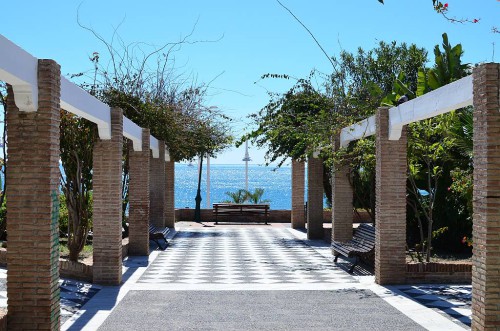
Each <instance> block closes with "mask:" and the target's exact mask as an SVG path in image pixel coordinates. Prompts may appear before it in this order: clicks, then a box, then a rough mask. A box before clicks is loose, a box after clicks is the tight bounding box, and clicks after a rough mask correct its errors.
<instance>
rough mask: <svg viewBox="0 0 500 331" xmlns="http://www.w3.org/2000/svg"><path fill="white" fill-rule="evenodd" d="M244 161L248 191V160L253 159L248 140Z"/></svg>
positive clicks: (246, 188)
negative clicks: (249, 151) (249, 152)
mask: <svg viewBox="0 0 500 331" xmlns="http://www.w3.org/2000/svg"><path fill="white" fill-rule="evenodd" d="M242 161H245V190H247V191H248V161H252V159H251V158H250V155H249V154H248V141H245V157H244V158H243V160H242Z"/></svg>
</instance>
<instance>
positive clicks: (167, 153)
mask: <svg viewBox="0 0 500 331" xmlns="http://www.w3.org/2000/svg"><path fill="white" fill-rule="evenodd" d="M170 160H171V159H170V150H169V149H168V147H165V162H170Z"/></svg>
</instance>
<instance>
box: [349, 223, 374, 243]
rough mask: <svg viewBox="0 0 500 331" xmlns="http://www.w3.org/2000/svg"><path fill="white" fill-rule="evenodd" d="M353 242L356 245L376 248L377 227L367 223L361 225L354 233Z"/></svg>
mask: <svg viewBox="0 0 500 331" xmlns="http://www.w3.org/2000/svg"><path fill="white" fill-rule="evenodd" d="M352 241H353V242H354V243H356V245H359V246H362V247H366V248H370V249H371V248H372V247H374V246H375V227H373V226H372V225H369V224H366V223H363V224H360V225H359V227H358V228H357V229H356V231H355V232H354V235H353V237H352Z"/></svg>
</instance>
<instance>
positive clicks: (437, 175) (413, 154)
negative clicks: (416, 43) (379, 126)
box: [383, 33, 469, 261]
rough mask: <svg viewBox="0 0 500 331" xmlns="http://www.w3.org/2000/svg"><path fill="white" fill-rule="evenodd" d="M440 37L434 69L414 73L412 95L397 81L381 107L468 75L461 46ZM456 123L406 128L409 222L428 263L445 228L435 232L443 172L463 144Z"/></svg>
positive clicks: (448, 119) (451, 118) (453, 119)
mask: <svg viewBox="0 0 500 331" xmlns="http://www.w3.org/2000/svg"><path fill="white" fill-rule="evenodd" d="M442 37H443V43H442V48H443V50H441V48H440V47H439V45H437V46H436V47H435V48H434V56H435V59H434V66H433V67H432V68H429V69H425V68H421V69H420V70H419V72H418V84H417V88H416V92H411V89H410V88H409V87H407V86H406V85H405V84H404V83H403V82H401V81H400V80H399V79H397V80H396V82H395V83H394V88H393V91H392V92H391V93H390V94H389V95H387V96H386V98H384V100H383V103H384V104H389V105H390V104H391V103H394V104H395V103H396V100H398V99H399V98H400V97H401V96H402V95H405V96H406V97H408V98H409V99H412V98H414V97H418V96H421V95H423V94H425V93H428V92H430V91H432V90H435V89H437V88H439V87H441V86H444V85H446V84H449V83H451V82H453V81H455V80H457V79H460V78H462V77H464V76H466V75H467V74H468V68H469V65H468V64H463V63H462V60H461V57H462V54H463V51H462V46H461V45H460V44H458V45H455V46H451V44H450V43H449V40H448V36H447V35H446V33H445V34H443V36H442ZM399 78H401V76H400V77H399ZM457 120H458V117H457V114H456V113H455V112H451V113H448V114H444V115H441V116H437V117H434V118H431V119H428V120H424V121H420V122H415V123H411V124H410V125H408V170H409V174H408V175H409V176H408V178H409V181H408V182H409V185H408V191H409V198H408V200H407V201H408V205H409V207H410V210H411V213H410V214H409V218H410V224H411V222H412V221H415V222H416V223H417V227H418V231H419V236H420V244H419V248H420V250H421V253H422V255H425V257H426V260H427V261H429V260H430V255H431V250H432V240H433V238H434V237H436V236H437V234H439V235H441V234H443V233H444V231H443V230H442V229H444V228H449V227H448V226H444V225H445V224H443V223H446V222H443V221H441V222H440V223H441V224H443V226H442V227H440V228H438V229H436V230H435V228H436V226H435V221H436V215H435V211H436V208H438V205H439V203H438V202H442V203H441V204H442V205H448V204H447V203H444V201H443V199H444V198H445V196H446V190H445V189H444V188H446V186H449V185H446V183H447V181H448V180H447V178H449V171H447V170H448V169H449V167H450V163H456V162H457V155H454V154H453V150H454V149H456V145H457V141H462V142H463V139H462V140H460V139H456V138H457V136H458V134H456V135H455V136H453V135H452V134H451V131H450V128H452V127H454V126H456V125H457ZM464 138H465V137H464ZM441 208H442V207H441ZM412 219H413V220H412Z"/></svg>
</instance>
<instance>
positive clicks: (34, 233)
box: [0, 35, 175, 330]
mask: <svg viewBox="0 0 500 331" xmlns="http://www.w3.org/2000/svg"><path fill="white" fill-rule="evenodd" d="M0 49H1V51H2V56H0V80H2V81H4V82H6V83H7V84H8V100H7V116H6V121H7V136H8V160H7V166H8V168H9V171H8V172H7V176H6V181H7V182H8V190H9V192H8V195H9V197H8V199H7V209H8V212H9V216H8V222H7V232H8V236H9V245H8V253H7V262H8V271H7V296H8V312H7V317H8V320H7V322H8V328H9V329H12V330H24V329H30V330H35V329H36V330H41V329H44V330H45V329H51V330H58V329H59V328H60V318H59V314H60V304H59V284H58V281H59V226H58V220H59V213H58V210H59V208H58V207H59V194H60V189H59V176H60V171H59V124H60V110H61V109H64V110H66V111H68V112H71V113H73V114H75V115H78V116H81V117H83V118H86V119H87V120H89V121H91V122H93V123H95V124H97V127H98V132H99V138H100V139H99V141H98V142H97V143H96V145H95V148H94V164H93V200H94V206H93V210H94V212H93V233H94V239H93V246H94V253H93V254H94V256H93V260H94V264H93V273H94V274H93V280H94V282H95V283H99V284H103V285H118V284H120V282H121V277H122V226H121V222H122V196H121V182H122V148H123V139H124V138H127V139H128V140H129V148H130V191H129V196H130V205H129V222H130V231H129V232H130V238H129V254H131V255H148V254H149V235H148V228H149V223H150V222H151V223H152V224H154V225H157V226H162V227H164V226H168V227H174V222H175V210H174V162H173V161H171V160H170V157H169V153H168V149H166V146H165V143H164V142H162V141H159V140H157V139H156V138H155V137H153V136H151V135H150V133H149V130H148V129H143V128H140V127H139V126H137V125H136V124H134V123H133V122H132V121H130V120H129V119H128V118H126V117H124V116H123V111H122V110H121V109H119V108H110V107H109V106H107V105H106V104H104V103H102V102H100V101H99V100H97V99H96V98H94V97H93V96H91V95H90V94H88V93H87V92H86V91H84V90H82V89H81V88H80V87H78V86H77V85H75V84H73V83H71V82H70V81H68V80H67V79H66V78H64V77H62V76H61V71H60V66H59V65H58V64H57V63H56V62H55V61H53V60H39V59H37V58H35V57H33V56H32V55H30V54H29V53H27V52H26V51H24V50H23V49H21V48H20V47H18V46H17V45H15V44H14V43H12V42H11V41H9V40H8V39H7V38H5V37H4V36H2V35H0Z"/></svg>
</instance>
